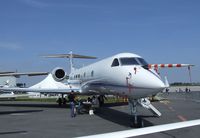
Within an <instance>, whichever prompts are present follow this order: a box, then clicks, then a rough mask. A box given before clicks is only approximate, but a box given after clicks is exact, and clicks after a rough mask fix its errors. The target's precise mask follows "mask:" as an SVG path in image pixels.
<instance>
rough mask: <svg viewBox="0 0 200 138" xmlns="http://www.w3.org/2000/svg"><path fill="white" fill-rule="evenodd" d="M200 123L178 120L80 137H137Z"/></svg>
mask: <svg viewBox="0 0 200 138" xmlns="http://www.w3.org/2000/svg"><path fill="white" fill-rule="evenodd" d="M196 125H200V119H197V120H192V121H185V122H178V123H171V124H164V125H157V126H151V127H145V128H138V129H131V130H124V131H117V132H110V133H104V134H97V135H90V136H83V137H79V138H94V137H95V138H104V137H108V138H127V137H135V136H141V135H147V134H152V133H158V132H163V131H168V130H175V129H180V128H185V127H191V126H196Z"/></svg>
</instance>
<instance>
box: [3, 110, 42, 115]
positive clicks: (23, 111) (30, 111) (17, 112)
mask: <svg viewBox="0 0 200 138" xmlns="http://www.w3.org/2000/svg"><path fill="white" fill-rule="evenodd" d="M42 111H43V110H15V111H0V115H5V114H20V113H33V112H42Z"/></svg>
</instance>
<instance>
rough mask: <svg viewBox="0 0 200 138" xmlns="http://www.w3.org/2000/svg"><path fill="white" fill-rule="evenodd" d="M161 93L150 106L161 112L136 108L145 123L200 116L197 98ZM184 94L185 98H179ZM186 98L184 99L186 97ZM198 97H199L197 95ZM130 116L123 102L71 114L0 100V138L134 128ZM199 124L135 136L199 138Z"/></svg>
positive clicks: (61, 137)
mask: <svg viewBox="0 0 200 138" xmlns="http://www.w3.org/2000/svg"><path fill="white" fill-rule="evenodd" d="M179 95H180V98H178V96H177V94H176V98H175V99H174V96H173V93H169V94H162V95H161V96H162V97H164V99H163V100H161V101H160V102H153V105H154V106H155V107H156V108H157V109H159V111H160V112H161V113H162V116H161V117H156V116H154V115H153V114H152V113H151V112H150V111H148V110H146V109H144V108H142V107H138V114H139V116H141V117H142V118H143V120H144V126H145V127H148V126H155V125H160V124H167V123H174V122H180V121H186V120H193V119H199V118H200V100H198V99H195V100H192V99H191V96H182V95H185V93H179ZM182 97H184V98H182ZM185 97H186V98H185ZM199 99H200V98H199ZM130 120H131V116H130V114H129V106H128V105H127V104H126V103H116V104H106V105H105V107H102V108H101V109H98V110H97V111H96V112H95V114H94V115H89V114H81V115H77V116H76V117H75V118H71V117H70V109H69V107H68V106H63V107H58V105H57V104H56V103H55V104H54V103H41V102H27V101H26V102H22V101H0V138H1V137H2V138H37V137H39V138H56V137H57V138H71V137H78V136H87V135H94V134H101V133H106V132H114V131H120V130H128V129H134V128H131V127H130ZM199 130H200V126H195V127H189V128H183V129H178V130H173V131H166V132H162V133H154V134H149V135H143V136H138V137H137V138H149V137H154V138H188V137H191V138H199V136H200V131H199Z"/></svg>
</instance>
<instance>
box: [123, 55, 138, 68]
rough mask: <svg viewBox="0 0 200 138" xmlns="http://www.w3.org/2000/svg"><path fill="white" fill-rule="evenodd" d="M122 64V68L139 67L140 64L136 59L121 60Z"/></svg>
mask: <svg viewBox="0 0 200 138" xmlns="http://www.w3.org/2000/svg"><path fill="white" fill-rule="evenodd" d="M120 62H121V65H122V66H126V65H139V62H138V61H137V60H136V59H135V58H132V57H130V58H120Z"/></svg>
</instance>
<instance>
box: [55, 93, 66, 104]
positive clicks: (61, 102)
mask: <svg viewBox="0 0 200 138" xmlns="http://www.w3.org/2000/svg"><path fill="white" fill-rule="evenodd" d="M66 102H67V101H66V98H64V94H62V97H59V98H58V99H57V103H58V105H59V106H61V105H62V104H63V105H66Z"/></svg>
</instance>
